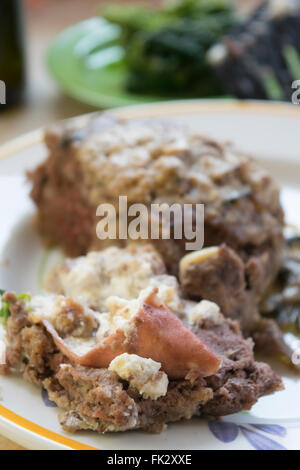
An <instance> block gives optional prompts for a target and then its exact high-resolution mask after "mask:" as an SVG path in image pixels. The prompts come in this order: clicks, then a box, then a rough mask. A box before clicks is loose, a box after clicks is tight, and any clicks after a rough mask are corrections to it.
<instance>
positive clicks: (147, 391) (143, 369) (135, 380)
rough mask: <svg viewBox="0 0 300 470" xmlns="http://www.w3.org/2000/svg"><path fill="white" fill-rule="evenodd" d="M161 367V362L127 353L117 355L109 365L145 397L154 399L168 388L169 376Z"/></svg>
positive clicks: (163, 393) (110, 368) (162, 394)
mask: <svg viewBox="0 0 300 470" xmlns="http://www.w3.org/2000/svg"><path fill="white" fill-rule="evenodd" d="M160 368H161V364H160V363H159V362H156V361H153V360H152V359H145V358H143V357H140V356H137V355H135V354H127V353H125V354H121V355H120V356H117V357H116V358H115V359H114V360H113V361H112V362H111V363H110V366H109V370H112V371H114V372H116V373H117V374H118V376H119V377H121V378H122V379H123V380H127V381H128V382H129V383H130V385H132V386H133V387H135V388H136V389H137V390H138V391H139V393H140V394H141V395H142V396H143V398H151V399H152V400H156V399H157V398H159V397H161V396H164V395H166V393H167V390H168V383H169V381H168V377H167V375H166V374H165V373H164V372H161V371H160Z"/></svg>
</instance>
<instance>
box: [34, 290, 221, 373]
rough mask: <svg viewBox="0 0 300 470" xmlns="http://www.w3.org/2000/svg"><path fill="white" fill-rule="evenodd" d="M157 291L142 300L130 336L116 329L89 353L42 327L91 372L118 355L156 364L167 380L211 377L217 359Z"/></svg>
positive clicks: (71, 357)
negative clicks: (82, 352)
mask: <svg viewBox="0 0 300 470" xmlns="http://www.w3.org/2000/svg"><path fill="white" fill-rule="evenodd" d="M156 292H157V288H153V289H152V290H151V291H150V293H149V294H148V295H147V296H146V297H145V298H143V300H142V302H141V304H140V307H139V309H138V311H137V313H136V315H134V316H133V318H131V319H130V334H129V336H127V335H125V332H124V331H123V330H122V329H117V330H116V331H115V332H113V333H112V334H111V335H109V336H107V337H105V338H103V339H100V341H99V343H98V344H96V345H95V346H94V347H93V348H92V349H91V350H90V351H88V352H87V353H85V354H83V355H80V354H78V353H77V352H76V351H75V350H74V349H73V350H72V348H71V347H70V345H69V344H67V341H65V340H64V339H63V338H61V337H60V336H59V335H58V333H57V331H56V330H55V329H54V327H53V325H52V324H51V323H50V322H49V321H48V320H43V324H44V326H45V328H46V329H47V331H48V333H49V334H50V335H51V336H52V338H53V340H54V342H55V344H56V346H57V347H58V349H60V351H62V352H63V354H65V355H66V356H67V357H68V358H69V359H70V360H71V362H73V363H77V364H80V365H82V366H86V367H93V368H108V366H109V364H110V362H111V361H112V360H113V359H114V358H115V357H116V356H119V355H120V354H123V353H126V352H127V353H131V354H137V355H138V356H141V357H144V358H151V359H153V360H154V361H157V362H160V363H161V366H162V370H163V371H164V372H166V374H167V375H168V376H169V378H171V379H183V378H186V377H188V378H195V377H207V376H210V375H214V374H215V373H216V372H217V371H218V370H219V367H220V365H221V361H220V359H219V358H218V357H217V356H216V355H215V353H214V352H213V351H212V350H211V349H210V348H209V347H207V346H206V345H205V344H204V343H203V342H202V341H200V340H199V339H198V338H197V336H196V335H195V334H194V333H193V332H192V331H191V330H189V329H188V328H187V327H186V326H185V325H184V324H183V323H182V321H181V320H180V319H179V318H178V317H177V316H176V315H175V314H174V313H173V312H172V311H171V310H170V309H169V308H168V307H166V306H165V304H163V303H162V302H161V301H160V299H159V298H158V297H157V296H156Z"/></svg>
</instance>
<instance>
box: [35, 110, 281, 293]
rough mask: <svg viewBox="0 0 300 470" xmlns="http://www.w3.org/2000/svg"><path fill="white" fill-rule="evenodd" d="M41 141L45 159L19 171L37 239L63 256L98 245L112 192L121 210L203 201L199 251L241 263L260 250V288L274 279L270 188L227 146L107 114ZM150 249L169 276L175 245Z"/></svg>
mask: <svg viewBox="0 0 300 470" xmlns="http://www.w3.org/2000/svg"><path fill="white" fill-rule="evenodd" d="M45 143H46V145H47V147H48V150H49V155H48V158H47V159H46V160H45V161H44V162H43V163H42V164H41V165H40V166H39V167H38V168H37V169H36V170H35V171H33V172H32V173H31V174H30V175H29V177H30V180H31V182H32V191H31V196H32V198H33V200H34V202H35V203H36V205H37V207H38V224H39V227H40V230H41V232H42V234H43V236H44V238H45V239H47V240H48V241H50V242H51V243H58V244H59V245H60V246H62V248H63V249H64V250H65V251H66V253H67V254H69V255H70V256H79V255H82V254H85V253H86V252H87V251H90V250H91V249H101V248H103V245H104V242H103V241H101V240H99V239H98V238H97V236H96V224H97V220H96V219H97V218H96V208H97V207H98V205H99V204H102V203H106V202H109V203H112V204H114V205H115V206H116V210H117V212H118V198H119V196H127V198H128V205H130V204H133V203H144V204H146V205H147V206H149V205H150V204H151V203H163V202H167V203H170V204H172V203H174V202H176V203H179V204H185V203H189V204H196V203H202V204H205V244H206V246H212V245H220V244H221V243H226V244H227V245H228V246H230V247H231V248H233V249H234V250H235V251H237V252H238V253H239V255H240V256H242V258H243V259H245V261H247V262H248V261H250V260H251V259H252V257H257V253H260V254H262V253H263V252H264V251H267V252H268V254H269V256H270V265H268V266H264V269H265V270H266V272H265V276H263V277H262V280H263V282H262V284H261V288H262V289H264V288H265V286H266V285H267V284H268V283H269V280H270V277H273V276H275V275H276V272H277V271H278V268H279V263H280V261H279V258H280V254H281V250H282V244H283V237H282V225H283V212H282V208H281V205H280V201H279V189H278V187H277V185H276V184H275V182H274V181H273V180H272V178H271V177H270V175H269V174H268V172H266V171H265V170H263V169H262V168H261V167H260V166H259V164H257V163H256V162H255V161H254V160H253V159H251V158H249V157H247V156H245V155H244V154H242V153H240V152H238V151H237V150H236V149H235V148H233V147H232V145H229V144H221V143H218V142H215V141H213V140H212V139H209V138H206V137H203V136H202V135H201V134H199V133H197V132H194V131H191V130H190V129H188V128H186V127H184V126H180V125H178V124H175V123H172V122H167V121H161V120H157V119H148V120H118V119H115V118H113V117H111V116H110V115H108V114H104V115H98V116H95V117H93V118H92V119H90V120H87V121H86V122H85V124H83V123H78V124H77V125H76V126H74V125H70V124H63V125H60V126H54V127H52V128H50V129H49V130H48V131H46V134H45ZM98 221H99V219H98ZM119 242H120V243H121V244H122V243H124V240H119ZM112 243H116V241H115V240H113V241H112ZM155 245H156V248H157V250H158V251H159V252H160V253H161V255H162V257H163V258H164V261H165V263H166V266H167V269H168V271H169V272H171V273H172V274H177V272H178V263H179V260H180V258H181V257H182V256H183V255H184V254H185V240H184V239H183V240H158V241H157V242H155Z"/></svg>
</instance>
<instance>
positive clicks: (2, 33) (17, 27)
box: [0, 0, 25, 111]
mask: <svg viewBox="0 0 300 470" xmlns="http://www.w3.org/2000/svg"><path fill="white" fill-rule="evenodd" d="M24 62H25V61H24V35H23V5H22V0H0V111H1V110H4V109H6V108H8V107H10V106H12V105H14V104H18V103H20V102H21V101H22V99H23V97H24V90H25V64H24ZM3 103H5V104H3Z"/></svg>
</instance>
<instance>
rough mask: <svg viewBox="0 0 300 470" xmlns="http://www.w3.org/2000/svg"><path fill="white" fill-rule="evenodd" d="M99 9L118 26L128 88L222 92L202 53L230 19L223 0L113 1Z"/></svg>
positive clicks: (232, 15) (232, 16) (230, 11)
mask: <svg viewBox="0 0 300 470" xmlns="http://www.w3.org/2000/svg"><path fill="white" fill-rule="evenodd" d="M101 14H102V15H103V16H104V18H105V19H106V20H108V21H111V22H113V23H116V24H118V25H119V26H121V28H122V30H123V36H122V38H123V39H122V41H123V43H122V45H123V47H124V48H125V51H126V59H125V60H126V63H127V65H128V68H129V74H128V81H127V88H128V89H129V90H130V91H134V92H142V93H146V92H150V93H151V92H156V93H163V94H165V95H166V94H167V95H170V94H171V95H176V94H177V93H178V92H179V93H180V94H181V95H184V94H186V95H187V96H191V95H198V96H212V95H217V94H219V93H222V91H221V88H220V86H219V83H218V81H217V79H216V78H215V76H214V73H213V71H212V69H211V66H210V65H209V63H208V61H207V58H206V54H207V51H208V49H210V47H211V46H212V45H213V44H215V43H216V42H217V41H218V40H219V39H220V37H221V36H223V35H224V34H226V33H227V32H228V31H229V29H230V28H231V27H232V25H233V24H234V22H235V13H234V10H233V8H232V6H231V4H230V2H228V1H227V0H176V1H174V0H173V1H167V2H164V3H163V4H162V5H161V7H160V8H159V9H158V8H156V9H155V8H150V7H148V6H144V5H140V4H131V5H130V4H129V5H128V4H126V5H124V4H123V5H122V4H112V5H108V6H106V7H105V8H104V10H102V12H101Z"/></svg>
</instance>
